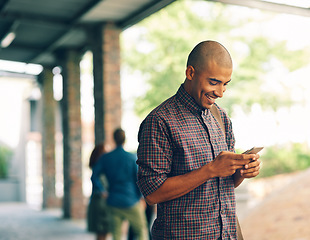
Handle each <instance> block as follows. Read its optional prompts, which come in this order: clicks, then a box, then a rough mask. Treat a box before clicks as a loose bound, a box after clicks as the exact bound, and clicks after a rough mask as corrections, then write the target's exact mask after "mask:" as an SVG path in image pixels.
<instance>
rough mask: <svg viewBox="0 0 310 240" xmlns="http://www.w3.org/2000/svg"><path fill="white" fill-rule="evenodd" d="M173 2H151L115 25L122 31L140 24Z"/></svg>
mask: <svg viewBox="0 0 310 240" xmlns="http://www.w3.org/2000/svg"><path fill="white" fill-rule="evenodd" d="M174 1H175V0H161V1H157V0H153V1H152V2H150V3H149V4H147V5H146V6H145V7H144V8H142V9H139V10H138V11H137V12H134V13H133V14H131V15H130V16H129V17H127V18H126V19H124V20H123V21H120V22H118V23H117V25H118V26H119V27H120V28H122V29H126V28H129V27H130V26H132V25H134V24H136V23H138V22H140V21H141V20H143V19H144V18H146V17H148V16H150V15H152V14H153V13H155V12H157V11H159V10H160V9H162V8H164V7H166V6H168V5H169V4H171V3H173V2H174Z"/></svg>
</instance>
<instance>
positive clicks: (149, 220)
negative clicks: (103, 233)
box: [127, 203, 156, 240]
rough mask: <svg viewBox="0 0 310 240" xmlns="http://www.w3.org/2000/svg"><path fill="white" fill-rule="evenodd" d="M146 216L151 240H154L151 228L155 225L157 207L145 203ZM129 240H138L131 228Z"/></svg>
mask: <svg viewBox="0 0 310 240" xmlns="http://www.w3.org/2000/svg"><path fill="white" fill-rule="evenodd" d="M145 205H146V206H145V216H146V222H147V229H148V232H149V240H152V235H151V231H150V229H151V226H152V223H153V217H154V213H155V209H156V205H149V204H147V203H145ZM127 240H136V238H135V235H134V233H133V231H132V227H130V226H129V230H128V238H127Z"/></svg>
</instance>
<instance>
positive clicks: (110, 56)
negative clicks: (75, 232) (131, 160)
mask: <svg viewBox="0 0 310 240" xmlns="http://www.w3.org/2000/svg"><path fill="white" fill-rule="evenodd" d="M120 33H121V29H120V28H118V27H116V26H115V25H114V24H112V23H107V24H106V25H104V26H103V31H102V35H103V36H102V39H103V43H102V44H103V45H102V46H103V47H102V48H103V83H104V102H105V105H104V112H105V118H104V120H105V125H104V131H105V135H106V138H105V139H106V143H107V144H109V145H111V146H112V147H114V141H113V132H114V130H115V129H116V128H117V127H120V126H121V119H122V101H121V87H120Z"/></svg>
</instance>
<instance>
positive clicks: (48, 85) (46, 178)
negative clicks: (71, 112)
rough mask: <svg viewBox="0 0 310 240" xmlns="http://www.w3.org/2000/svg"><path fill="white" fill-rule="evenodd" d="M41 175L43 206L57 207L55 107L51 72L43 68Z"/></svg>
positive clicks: (58, 201) (58, 202)
mask: <svg viewBox="0 0 310 240" xmlns="http://www.w3.org/2000/svg"><path fill="white" fill-rule="evenodd" d="M41 77H42V93H43V94H42V104H43V108H42V114H43V117H42V167H43V169H42V176H43V204H42V205H43V208H54V207H59V205H60V200H59V199H58V198H57V197H56V193H55V176H56V165H55V107H56V101H55V100H54V97H53V73H52V70H51V69H48V68H44V70H43V72H42V75H41Z"/></svg>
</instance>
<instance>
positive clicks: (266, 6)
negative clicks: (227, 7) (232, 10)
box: [205, 0, 310, 17]
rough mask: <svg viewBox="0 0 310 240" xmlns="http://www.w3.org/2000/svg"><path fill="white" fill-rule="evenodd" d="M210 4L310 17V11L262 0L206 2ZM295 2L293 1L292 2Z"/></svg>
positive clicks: (216, 0) (218, 0) (215, 0)
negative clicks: (219, 3)
mask: <svg viewBox="0 0 310 240" xmlns="http://www.w3.org/2000/svg"><path fill="white" fill-rule="evenodd" d="M205 1H209V2H221V3H225V4H231V5H238V6H244V7H249V8H258V9H261V10H266V11H272V12H277V13H287V14H293V15H299V16H304V17H310V9H309V8H302V7H297V6H291V5H286V4H279V3H272V2H267V1H261V0H205ZM292 2H293V1H292Z"/></svg>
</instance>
